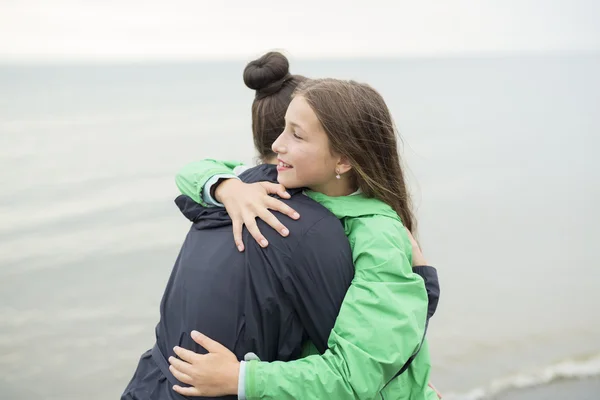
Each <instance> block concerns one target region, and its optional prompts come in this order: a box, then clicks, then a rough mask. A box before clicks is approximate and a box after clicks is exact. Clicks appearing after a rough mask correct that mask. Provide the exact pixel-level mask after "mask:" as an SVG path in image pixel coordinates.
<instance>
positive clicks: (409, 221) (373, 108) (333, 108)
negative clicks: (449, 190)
mask: <svg viewBox="0 0 600 400" xmlns="http://www.w3.org/2000/svg"><path fill="white" fill-rule="evenodd" d="M295 95H296V96H302V97H303V98H304V99H306V101H307V102H308V104H309V105H310V107H311V108H312V109H313V111H314V112H315V114H316V115H317V118H318V119H319V121H320V122H321V125H323V128H324V130H325V132H326V133H327V136H328V138H329V143H330V147H331V151H333V152H335V153H337V154H340V155H343V156H345V157H347V158H348V160H349V162H350V165H351V166H352V170H351V172H350V173H351V174H352V175H351V177H352V179H354V180H355V181H356V185H357V186H358V187H359V188H360V189H361V190H362V192H363V193H364V194H365V195H366V196H368V197H375V198H377V199H379V200H381V201H383V202H385V203H387V204H388V205H389V206H391V207H392V208H393V209H394V211H396V213H398V215H399V216H400V219H401V220H402V223H403V224H404V226H405V227H406V228H408V229H409V230H410V231H411V232H412V231H413V229H415V228H416V223H415V219H414V215H413V212H412V206H411V200H410V195H409V194H408V192H407V189H406V182H405V179H404V174H403V171H402V167H401V166H400V158H399V155H398V144H397V133H396V128H395V126H394V122H393V120H392V116H391V114H390V111H389V109H388V107H387V105H386V104H385V101H384V100H383V98H382V97H381V95H380V94H379V93H378V92H377V91H376V90H375V89H373V88H372V87H370V86H369V85H366V84H362V83H358V82H354V81H342V80H337V79H318V80H310V81H308V82H306V83H305V84H304V85H302V86H301V87H300V88H298V90H297V91H296V93H295Z"/></svg>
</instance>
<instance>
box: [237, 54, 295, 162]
mask: <svg viewBox="0 0 600 400" xmlns="http://www.w3.org/2000/svg"><path fill="white" fill-rule="evenodd" d="M306 80H307V78H305V77H303V76H301V75H292V74H290V64H289V61H288V59H287V58H286V57H285V56H284V55H283V54H281V53H279V52H276V51H271V52H269V53H266V54H264V55H263V56H261V57H260V58H258V59H256V60H254V61H251V62H249V63H248V65H246V68H245V69H244V83H245V84H246V86H248V87H249V88H250V89H254V90H256V94H255V96H254V102H253V103H252V136H253V137H254V148H255V149H256V151H257V152H258V155H259V157H260V159H261V161H263V162H264V161H265V160H267V159H269V158H271V157H273V156H274V155H275V153H273V150H271V145H272V144H273V142H275V139H277V137H278V136H279V135H280V134H281V132H283V130H284V129H285V119H284V118H285V112H286V110H287V108H288V106H289V105H290V102H291V101H292V93H293V92H294V90H295V89H296V88H297V86H298V85H299V84H300V83H302V82H305V81H306Z"/></svg>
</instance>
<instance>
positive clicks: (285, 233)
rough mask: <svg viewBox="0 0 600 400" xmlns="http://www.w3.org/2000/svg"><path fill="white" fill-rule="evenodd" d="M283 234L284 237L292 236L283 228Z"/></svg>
mask: <svg viewBox="0 0 600 400" xmlns="http://www.w3.org/2000/svg"><path fill="white" fill-rule="evenodd" d="M281 234H282V235H283V236H287V235H289V234H290V231H288V230H287V229H286V228H283V229H282V230H281Z"/></svg>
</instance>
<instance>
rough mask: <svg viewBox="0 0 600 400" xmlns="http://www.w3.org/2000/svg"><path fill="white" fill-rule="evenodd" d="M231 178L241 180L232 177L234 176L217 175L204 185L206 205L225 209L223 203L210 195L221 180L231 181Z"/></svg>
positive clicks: (203, 195)
mask: <svg viewBox="0 0 600 400" xmlns="http://www.w3.org/2000/svg"><path fill="white" fill-rule="evenodd" d="M231 178H234V179H240V178H238V177H237V176H235V175H232V174H217V175H214V176H212V177H211V178H210V179H209V180H208V181H206V183H205V184H204V188H203V189H202V200H204V202H205V203H206V204H208V205H209V206H216V207H224V205H223V203H219V202H218V201H217V200H215V199H214V198H213V197H212V196H211V195H210V192H211V190H212V187H213V186H214V185H215V184H216V183H217V182H218V181H219V179H231Z"/></svg>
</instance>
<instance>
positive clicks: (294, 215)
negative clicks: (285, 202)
mask: <svg viewBox="0 0 600 400" xmlns="http://www.w3.org/2000/svg"><path fill="white" fill-rule="evenodd" d="M292 218H295V219H297V218H300V214H298V213H297V212H295V213H294V214H292Z"/></svg>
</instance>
